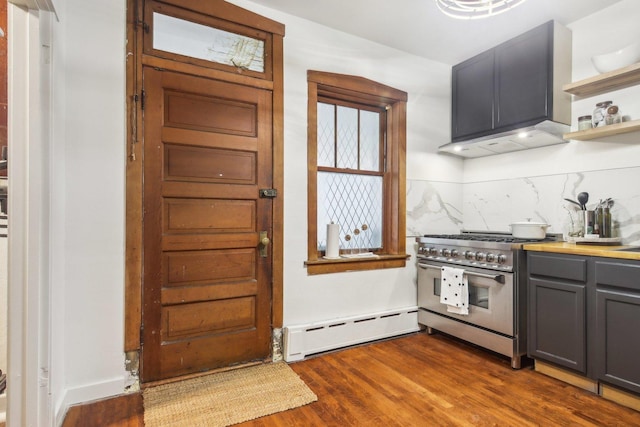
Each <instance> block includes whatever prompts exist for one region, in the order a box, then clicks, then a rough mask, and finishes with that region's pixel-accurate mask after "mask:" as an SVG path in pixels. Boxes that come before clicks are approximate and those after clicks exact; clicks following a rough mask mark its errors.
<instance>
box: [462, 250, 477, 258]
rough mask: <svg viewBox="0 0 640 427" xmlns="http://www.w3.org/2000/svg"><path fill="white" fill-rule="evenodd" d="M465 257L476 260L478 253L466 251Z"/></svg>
mask: <svg viewBox="0 0 640 427" xmlns="http://www.w3.org/2000/svg"><path fill="white" fill-rule="evenodd" d="M464 257H465V258H466V259H475V258H476V253H475V252H472V251H466V252H465V253H464Z"/></svg>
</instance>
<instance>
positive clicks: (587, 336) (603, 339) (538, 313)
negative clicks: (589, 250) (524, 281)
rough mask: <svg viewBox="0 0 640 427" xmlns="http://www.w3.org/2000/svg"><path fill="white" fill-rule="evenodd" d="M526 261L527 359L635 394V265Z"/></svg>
mask: <svg viewBox="0 0 640 427" xmlns="http://www.w3.org/2000/svg"><path fill="white" fill-rule="evenodd" d="M527 260H528V316H527V319H528V325H527V331H528V348H527V352H528V355H529V357H532V358H534V359H540V360H543V361H547V362H552V363H553V364H556V365H558V366H561V367H565V368H569V369H571V370H573V371H575V372H576V373H579V374H582V375H584V376H586V377H588V378H591V379H592V380H597V381H600V382H602V383H607V384H610V385H613V386H617V387H620V388H623V389H625V390H628V391H631V392H633V393H637V394H640V362H639V360H640V261H633V260H622V259H615V258H600V257H589V256H581V255H565V254H552V253H544V252H528V253H527Z"/></svg>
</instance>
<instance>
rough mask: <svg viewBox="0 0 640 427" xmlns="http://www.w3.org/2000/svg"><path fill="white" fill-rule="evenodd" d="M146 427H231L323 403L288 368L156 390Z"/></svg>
mask: <svg viewBox="0 0 640 427" xmlns="http://www.w3.org/2000/svg"><path fill="white" fill-rule="evenodd" d="M142 395H143V399H144V425H145V427H159V426H167V427H168V426H189V427H195V426H207V427H212V426H229V425H233V424H237V423H241V422H244V421H249V420H253V419H255V418H259V417H263V416H265V415H269V414H275V413H276V412H281V411H286V410H287V409H293V408H297V407H299V406H303V405H306V404H308V403H311V402H315V401H316V400H318V397H317V396H316V395H315V394H314V393H313V392H312V391H311V390H310V389H309V388H308V387H307V386H306V384H305V383H304V382H303V381H302V380H301V379H300V377H298V375H297V374H296V373H295V372H293V370H292V369H291V368H290V367H289V366H288V365H287V364H286V363H284V362H279V363H273V364H265V365H257V366H252V367H248V368H241V369H236V370H233V371H227V372H221V373H218V374H212V375H206V376H202V377H198V378H193V379H189V380H185V381H179V382H175V383H171V384H164V385H160V386H156V387H150V388H147V389H145V390H144V392H143V394H142Z"/></svg>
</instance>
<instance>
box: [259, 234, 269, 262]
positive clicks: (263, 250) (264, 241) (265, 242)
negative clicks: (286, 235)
mask: <svg viewBox="0 0 640 427" xmlns="http://www.w3.org/2000/svg"><path fill="white" fill-rule="evenodd" d="M259 240H260V256H261V257H262V258H266V257H267V246H269V243H271V240H269V237H267V232H266V231H261V232H260V238H259Z"/></svg>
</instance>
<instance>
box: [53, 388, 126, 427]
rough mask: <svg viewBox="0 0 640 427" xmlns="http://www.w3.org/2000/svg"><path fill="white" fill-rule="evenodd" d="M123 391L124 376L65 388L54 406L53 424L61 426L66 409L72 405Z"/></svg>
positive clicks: (122, 392) (111, 395)
mask: <svg viewBox="0 0 640 427" xmlns="http://www.w3.org/2000/svg"><path fill="white" fill-rule="evenodd" d="M124 393H125V377H124V376H122V377H118V378H114V379H112V380H108V381H104V382H101V383H94V384H88V385H84V386H80V387H75V388H70V389H66V390H65V392H64V396H63V397H62V399H61V400H60V402H61V403H60V405H59V406H58V408H56V412H55V413H56V415H55V417H56V420H55V425H56V426H61V425H62V422H63V421H64V417H65V416H66V415H67V411H68V410H69V408H70V407H72V406H73V405H77V404H80V403H88V402H93V401H95V400H101V399H106V398H109V397H113V396H118V395H121V394H124Z"/></svg>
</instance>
